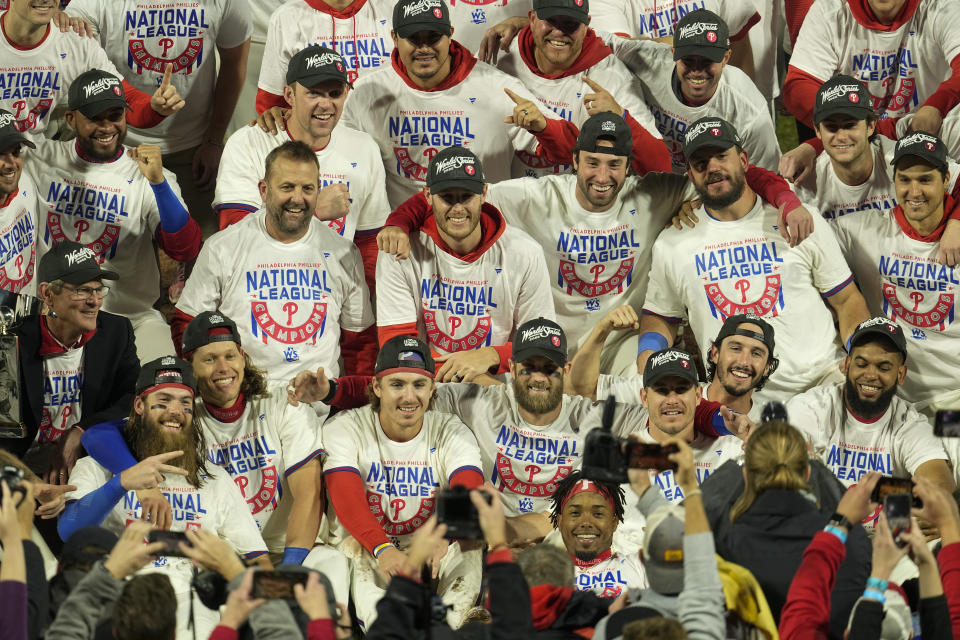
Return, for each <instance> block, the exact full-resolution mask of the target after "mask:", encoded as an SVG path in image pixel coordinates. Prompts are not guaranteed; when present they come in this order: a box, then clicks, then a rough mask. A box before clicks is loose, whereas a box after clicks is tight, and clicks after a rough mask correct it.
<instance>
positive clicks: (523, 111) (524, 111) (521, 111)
mask: <svg viewBox="0 0 960 640" xmlns="http://www.w3.org/2000/svg"><path fill="white" fill-rule="evenodd" d="M520 113H522V114H523V115H529V114H528V113H527V110H526V109H520Z"/></svg>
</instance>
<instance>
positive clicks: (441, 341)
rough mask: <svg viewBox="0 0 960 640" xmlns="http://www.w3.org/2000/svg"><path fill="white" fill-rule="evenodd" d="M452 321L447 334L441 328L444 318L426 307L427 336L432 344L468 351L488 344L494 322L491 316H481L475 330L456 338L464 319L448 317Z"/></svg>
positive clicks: (424, 322)
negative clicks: (438, 316)
mask: <svg viewBox="0 0 960 640" xmlns="http://www.w3.org/2000/svg"><path fill="white" fill-rule="evenodd" d="M448 320H449V322H450V327H451V328H450V335H447V334H446V333H444V332H443V330H442V329H440V323H441V322H442V320H440V319H439V318H437V315H436V313H435V312H433V311H428V310H426V309H424V311H423V324H424V327H425V328H426V330H427V338H428V340H429V342H430V344H431V345H433V346H435V347H437V349H442V350H443V351H446V352H448V353H449V352H453V351H466V350H468V349H477V348H479V347H482V346H484V345H485V344H486V341H487V336H488V335H489V334H490V331H491V329H492V328H493V322H492V321H491V320H490V316H481V317H479V318H478V319H477V324H476V326H474V328H473V330H472V331H470V332H469V333H467V335H465V336H463V337H462V338H455V337H454V335H455V333H456V330H457V329H459V328H460V325H461V324H462V323H463V320H461V319H460V318H458V317H456V316H451V317H450V318H448Z"/></svg>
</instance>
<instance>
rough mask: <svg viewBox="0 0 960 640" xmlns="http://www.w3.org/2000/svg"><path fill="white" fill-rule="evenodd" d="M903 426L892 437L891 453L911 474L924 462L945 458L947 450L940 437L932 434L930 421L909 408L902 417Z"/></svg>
mask: <svg viewBox="0 0 960 640" xmlns="http://www.w3.org/2000/svg"><path fill="white" fill-rule="evenodd" d="M904 423H905V424H904V426H903V427H901V428H900V429H898V432H899V433H898V434H897V435H898V437H895V438H894V439H893V455H894V458H895V459H896V462H895V464H894V466H897V465H898V464H899V465H900V466H902V467H903V468H904V469H906V470H907V471H909V472H910V475H913V474H914V473H916V472H917V468H918V467H919V466H920V465H922V464H923V463H924V462H929V461H931V460H946V459H947V452H946V450H945V449H944V448H943V443H941V442H940V439H939V438H937V437H936V436H934V435H933V426H932V425H931V424H930V421H929V420H927V419H926V418H925V417H924V416H922V415H921V414H920V413H918V412H917V411H916V410H915V409H913V408H911V409H910V410H909V411H908V412H907V415H906V416H905V418H904Z"/></svg>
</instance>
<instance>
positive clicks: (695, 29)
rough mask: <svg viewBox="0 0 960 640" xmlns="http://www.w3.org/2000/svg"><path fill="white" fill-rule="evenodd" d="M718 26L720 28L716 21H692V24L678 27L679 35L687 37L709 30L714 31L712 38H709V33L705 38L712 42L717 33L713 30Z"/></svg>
mask: <svg viewBox="0 0 960 640" xmlns="http://www.w3.org/2000/svg"><path fill="white" fill-rule="evenodd" d="M719 28H720V25H718V24H717V23H716V22H694V23H693V24H688V25H686V26H684V27H680V37H681V38H689V37H692V36H698V35H700V34H701V33H704V32H707V31H709V32H714V33H713V40H710V35H709V34H708V35H707V39H708V40H710V42H713V41H714V40H716V39H717V34H716V33H715V32H716V31H717V29H719Z"/></svg>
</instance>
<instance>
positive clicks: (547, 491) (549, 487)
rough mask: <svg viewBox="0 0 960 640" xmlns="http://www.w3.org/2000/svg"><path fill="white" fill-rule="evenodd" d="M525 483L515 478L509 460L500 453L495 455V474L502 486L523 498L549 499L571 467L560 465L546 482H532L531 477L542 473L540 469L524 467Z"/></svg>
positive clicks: (571, 469)
mask: <svg viewBox="0 0 960 640" xmlns="http://www.w3.org/2000/svg"><path fill="white" fill-rule="evenodd" d="M526 471H527V481H526V482H525V481H523V480H521V479H520V478H518V477H517V475H516V473H514V471H513V465H512V464H511V462H510V458H508V457H506V456H505V455H503V454H502V453H499V452H498V453H497V474H498V475H499V476H500V480H501V481H502V482H503V484H504V486H505V487H507V488H508V489H510V491H513V492H514V493H519V494H521V495H524V496H536V497H540V498H549V497H550V496H552V495H553V494H554V493H555V492H556V490H557V484H558V483H559V482H560V481H561V480H563V479H564V478H566V477H567V476H569V475H570V474H571V473H572V472H573V467H572V466H569V465H561V466H558V467H557V472H556V473H555V474H553V477H552V478H550V479H549V480H547V481H546V482H533V476H534V475H536V474H537V473H540V472H541V471H543V469H541V468H540V467H537V466H534V465H528V466H527V467H526Z"/></svg>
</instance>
